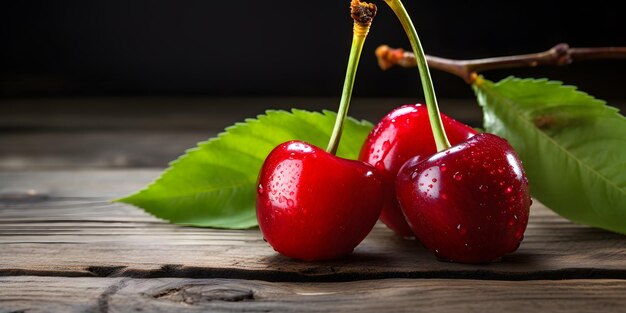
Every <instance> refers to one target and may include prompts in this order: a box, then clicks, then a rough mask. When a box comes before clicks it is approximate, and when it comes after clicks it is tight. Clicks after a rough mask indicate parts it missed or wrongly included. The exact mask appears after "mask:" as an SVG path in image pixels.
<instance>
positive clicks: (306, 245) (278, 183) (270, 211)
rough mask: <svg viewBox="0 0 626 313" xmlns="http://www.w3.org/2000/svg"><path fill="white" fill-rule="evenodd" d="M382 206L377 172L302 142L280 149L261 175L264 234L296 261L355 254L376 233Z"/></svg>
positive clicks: (259, 203)
mask: <svg viewBox="0 0 626 313" xmlns="http://www.w3.org/2000/svg"><path fill="white" fill-rule="evenodd" d="M381 205H382V179H381V178H380V176H379V174H377V171H376V170H375V169H374V167H372V166H371V165H369V164H367V163H365V162H361V161H354V160H346V159H342V158H339V157H337V156H334V155H332V154H330V153H328V152H326V151H324V150H322V149H320V148H318V147H315V146H313V145H310V144H308V143H305V142H302V141H290V142H286V143H283V144H281V145H279V146H278V147H276V148H275V149H274V150H273V151H272V152H271V153H270V154H269V156H268V157H267V159H266V160H265V163H264V164H263V167H262V169H261V173H260V175H259V184H258V190H257V202H256V208H257V219H258V221H259V226H260V228H261V232H262V233H263V236H264V237H265V239H266V240H267V242H268V243H269V244H270V245H271V246H272V247H273V248H274V250H276V251H278V252H279V253H281V254H283V255H286V256H289V257H292V258H296V259H301V260H307V261H312V260H323V259H332V258H338V257H341V256H344V255H346V254H349V253H350V252H352V250H353V249H354V248H355V247H356V246H357V245H358V244H359V243H360V242H361V241H362V240H363V239H364V238H365V236H367V234H368V233H369V232H370V231H371V230H372V228H373V227H374V224H375V223H376V220H377V219H378V216H379V215H380V210H381Z"/></svg>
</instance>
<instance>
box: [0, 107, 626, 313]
mask: <svg viewBox="0 0 626 313" xmlns="http://www.w3.org/2000/svg"><path fill="white" fill-rule="evenodd" d="M153 100H154V99H153ZM174 100H176V102H177V103H179V102H182V103H184V105H177V106H175V107H174V106H171V105H169V102H174ZM270 100H271V99H265V101H266V103H267V102H271V101H270ZM287 100H289V101H291V100H290V99H287ZM287 100H286V99H274V100H272V101H276V102H280V101H287ZM333 100H334V99H333ZM115 101H121V102H122V103H124V101H130V102H131V103H132V104H133V105H132V106H128V105H117V104H116V102H115ZM228 101H230V100H227V99H161V100H154V101H152V100H150V99H139V100H138V99H132V100H125V99H117V100H116V99H107V100H96V99H82V100H74V101H70V100H62V99H61V100H55V102H54V103H52V104H51V103H50V101H44V100H28V101H26V100H12V101H5V102H4V104H3V105H4V106H2V105H0V107H1V109H0V110H1V111H0V113H1V114H0V131H1V132H0V312H127V311H133V312H135V311H144V312H161V311H173V312H180V311H185V312H207V311H210V312H240V311H245V312H274V311H290V312H291V311H293V312H318V311H319V312H328V311H331V312H336V311H355V310H359V311H363V312H380V311H390V312H404V311H425V312H453V311H459V312H466V311H470V312H474V311H475V312H485V311H493V312H522V311H538V310H539V311H547V312H589V311H603V312H624V311H626V237H625V236H622V235H617V234H613V233H610V232H606V231H602V230H599V229H594V228H589V227H585V226H580V225H576V224H573V223H571V222H569V221H567V220H565V219H563V218H561V217H559V216H557V215H556V214H554V213H552V212H551V211H550V210H548V209H547V208H545V207H544V206H542V205H541V204H540V203H538V202H537V201H535V204H534V205H533V207H532V208H531V217H530V223H529V226H528V230H527V232H526V236H525V239H524V241H523V243H522V245H521V246H520V248H519V250H518V251H517V252H515V253H514V254H511V255H508V256H506V257H504V258H503V260H502V261H500V262H496V263H492V264H486V265H464V264H456V263H445V262H439V261H437V260H436V259H435V258H434V257H433V256H432V255H431V254H430V253H429V252H428V251H426V250H425V249H424V248H423V247H421V246H420V244H419V243H418V242H416V241H412V240H405V239H401V238H398V237H396V236H394V235H393V234H392V233H391V231H389V230H388V229H387V228H385V227H384V225H382V224H378V225H377V226H376V227H375V228H374V230H373V231H372V233H370V235H369V236H368V237H367V238H366V239H365V241H364V242H363V243H362V244H361V245H359V246H358V247H357V248H356V250H355V252H354V253H353V254H352V255H350V256H349V257H346V258H344V259H340V260H335V261H328V262H313V263H305V262H299V261H295V260H291V259H288V258H285V257H283V256H280V255H278V254H276V253H275V252H274V251H273V250H272V249H271V247H269V245H267V243H265V242H264V241H263V239H262V236H261V234H260V232H259V231H258V230H257V229H251V230H240V231H239V230H238V231H235V230H216V229H203V228H193V227H182V226H176V225H172V224H168V223H166V222H163V221H161V220H159V219H157V218H154V217H152V216H150V215H148V214H146V213H145V212H143V211H142V210H140V209H137V208H134V207H131V206H127V205H122V204H112V203H110V202H109V201H108V200H110V199H112V198H115V197H117V196H120V195H123V194H127V193H129V192H132V191H134V190H137V189H138V188H140V187H142V186H144V185H145V184H146V183H148V182H150V181H151V180H152V179H154V178H155V177H156V176H157V175H158V174H159V173H160V171H161V170H162V167H163V166H164V164H165V162H167V160H170V159H172V158H173V157H174V156H175V155H177V154H178V153H180V152H181V151H183V150H184V149H185V148H187V147H190V146H191V145H192V144H193V142H195V141H198V140H201V139H206V138H208V137H210V136H212V135H214V134H215V132H217V131H218V130H219V129H220V128H222V127H224V126H226V125H228V124H230V123H232V122H234V121H236V120H239V119H241V117H242V116H248V115H253V114H255V113H260V111H261V110H262V109H263V108H264V107H268V106H269V105H268V104H264V105H263V106H260V105H259V106H257V105H255V103H257V100H253V99H238V100H237V103H242V104H241V106H240V107H238V108H237V110H234V109H232V108H231V109H229V110H225V109H224V108H225V107H228V106H219V104H223V103H224V102H228ZM361 101H362V102H363V104H362V105H361V107H362V108H363V109H362V110H361V111H357V112H358V113H359V114H361V116H360V117H367V118H370V119H372V120H374V119H375V118H376V117H377V116H380V115H382V114H383V113H384V112H385V111H388V110H389V109H391V107H393V104H392V105H388V104H387V105H382V104H381V103H382V102H383V101H381V100H364V99H362V100H361ZM386 101H388V102H391V103H394V102H393V100H386ZM395 101H397V102H395V103H403V102H399V101H400V100H395ZM85 102H86V103H89V104H92V106H90V107H86V105H85V104H84V103H85ZM144 102H145V103H144ZM214 102H215V103H214ZM335 102H336V101H335ZM335 102H332V103H335ZM79 103H82V104H80V105H79ZM155 103H156V104H155ZM204 103H209V104H211V105H206V104H204ZM297 103H300V102H297ZM307 103H311V102H307ZM285 105H286V104H285ZM443 105H444V107H445V102H444V104H443ZM280 106H281V105H278V107H280ZM296 106H299V107H306V105H301V104H296ZM467 106H468V104H466V103H463V102H458V103H456V104H454V105H451V107H452V108H453V109H454V108H456V109H457V110H451V111H454V112H457V113H458V112H460V113H459V114H460V115H461V116H462V117H459V118H460V119H463V120H470V121H477V119H479V117H480V116H479V115H476V112H478V113H479V111H471V110H469V111H464V110H465V109H464V108H466V107H467ZM355 107H357V105H355ZM311 108H315V105H313V104H311ZM368 114H369V115H368ZM451 115H453V114H451ZM231 119H232V120H231Z"/></svg>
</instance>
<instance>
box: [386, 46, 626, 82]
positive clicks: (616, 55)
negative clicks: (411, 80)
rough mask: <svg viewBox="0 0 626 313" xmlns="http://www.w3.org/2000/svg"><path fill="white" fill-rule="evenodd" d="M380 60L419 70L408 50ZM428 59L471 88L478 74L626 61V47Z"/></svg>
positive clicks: (565, 48)
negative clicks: (525, 68)
mask: <svg viewBox="0 0 626 313" xmlns="http://www.w3.org/2000/svg"><path fill="white" fill-rule="evenodd" d="M376 57H377V58H378V65H379V66H380V68H382V69H383V70H387V69H389V68H391V67H393V66H395V65H399V66H402V67H415V66H416V63H415V55H413V53H411V52H407V51H404V49H393V48H390V47H389V46H385V45H383V46H380V47H378V49H376ZM426 59H427V60H428V65H429V66H430V67H431V68H434V69H438V70H442V71H445V72H448V73H451V74H454V75H456V76H459V77H461V78H462V79H464V80H465V81H466V82H467V83H468V84H471V83H472V82H474V80H475V79H476V73H478V72H482V71H487V70H493V69H501V68H513V67H535V66H539V65H567V64H570V63H572V62H574V61H583V60H596V59H626V47H601V48H570V47H569V45H567V44H565V43H560V44H558V45H556V46H554V47H553V48H552V49H550V50H547V51H544V52H539V53H531V54H522V55H514V56H506V57H496V58H486V59H475V60H453V59H446V58H440V57H435V56H430V55H427V56H426Z"/></svg>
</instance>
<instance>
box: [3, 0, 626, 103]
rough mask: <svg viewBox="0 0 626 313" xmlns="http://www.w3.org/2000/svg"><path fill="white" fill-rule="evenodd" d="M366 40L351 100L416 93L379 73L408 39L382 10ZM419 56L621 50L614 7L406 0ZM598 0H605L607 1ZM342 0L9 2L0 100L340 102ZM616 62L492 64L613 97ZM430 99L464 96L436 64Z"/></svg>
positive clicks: (414, 85) (345, 24)
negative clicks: (382, 58) (382, 60)
mask: <svg viewBox="0 0 626 313" xmlns="http://www.w3.org/2000/svg"><path fill="white" fill-rule="evenodd" d="M376 3H377V4H378V6H379V16H378V17H377V18H376V19H375V21H374V25H373V29H372V31H371V35H370V37H369V39H368V41H367V42H366V47H365V50H364V55H363V57H362V63H361V66H360V68H359V73H358V77H357V83H356V89H355V96H384V97H389V96H394V97H413V96H415V97H419V98H421V91H420V87H419V80H418V77H417V71H416V70H406V69H393V70H389V71H387V72H382V71H380V70H379V69H378V67H377V65H376V61H375V57H374V55H373V51H374V49H375V48H376V47H377V46H378V45H379V44H383V43H384V44H389V45H391V46H395V47H405V48H407V47H408V42H407V41H406V39H405V35H404V33H403V31H402V29H401V27H400V24H399V23H398V22H397V21H396V20H395V17H394V16H393V14H392V12H391V11H390V10H389V9H388V8H387V7H386V5H385V4H384V2H383V1H377V2H376ZM404 3H405V6H406V7H407V9H408V10H409V12H410V13H411V15H412V16H413V18H414V22H415V24H416V27H417V28H418V31H419V33H420V36H421V38H422V41H423V45H424V47H425V50H426V52H427V53H429V54H433V55H438V56H444V57H451V58H478V57H488V56H496V55H506V54H518V53H528V52H536V51H542V50H545V49H548V48H550V47H551V46H553V45H554V44H556V43H559V42H567V43H569V44H570V45H571V46H609V45H613V46H626V23H625V22H624V20H623V18H624V16H623V12H621V10H619V9H617V8H615V7H612V6H611V5H610V4H605V3H603V2H602V1H596V2H591V3H583V4H584V5H583V6H575V5H574V4H573V2H572V1H531V2H528V1H523V2H522V1H491V0H490V1H464V2H452V1H433V0H424V1H414V0H405V1H404ZM607 3H608V1H607ZM348 4H349V1H348V0H319V1H284V0H282V1H258V0H257V1H232V0H231V1H229V0H226V1H211V0H190V1H153V0H136V1H130V0H117V1H20V0H4V1H2V2H1V3H0V27H1V28H0V32H1V33H0V45H1V51H0V95H2V96H5V97H7V96H8V97H24V96H28V97H30V96H109V95H115V96H117V95H203V96H204V95H206V96H338V95H339V93H340V91H341V84H342V81H343V75H344V72H345V63H346V60H347V54H348V50H349V46H350V39H351V20H350V18H349V15H348V11H347V7H348ZM625 73H626V61H624V60H619V61H598V62H586V63H579V64H573V65H571V66H568V67H561V68H535V69H519V70H500V71H492V72H488V73H486V76H487V77H489V78H492V79H498V78H502V77H505V76H507V75H509V74H515V75H518V76H523V77H549V78H552V79H557V80H562V81H565V82H567V83H570V84H576V85H579V87H581V88H582V89H584V90H586V91H588V92H590V93H592V94H594V95H596V96H598V97H602V98H607V99H623V98H624V83H625V82H626V80H624V78H623V77H624V75H625ZM433 74H434V79H435V83H436V88H437V91H438V94H439V96H442V97H470V96H472V92H471V90H470V89H469V88H468V87H467V86H466V85H465V84H464V83H463V82H462V81H461V80H460V79H458V78H456V77H453V76H450V75H449V74H445V73H439V72H435V73H433Z"/></svg>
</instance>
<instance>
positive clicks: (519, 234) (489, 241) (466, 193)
mask: <svg viewBox="0 0 626 313" xmlns="http://www.w3.org/2000/svg"><path fill="white" fill-rule="evenodd" d="M396 190H397V195H398V201H399V202H400V205H401V207H402V210H403V211H404V213H405V215H406V218H407V221H408V222H409V224H410V225H411V229H413V231H414V232H415V235H416V236H417V238H418V239H419V240H420V241H421V242H422V243H423V244H424V246H425V247H426V248H428V249H429V250H431V251H432V252H434V253H435V255H436V256H437V257H439V258H440V259H444V260H450V261H457V262H465V263H482V262H489V261H493V260H495V259H497V258H499V257H501V256H503V255H504V254H506V253H510V252H513V251H515V250H517V248H518V247H519V244H520V242H521V241H522V239H523V237H524V231H525V229H526V224H527V223H528V212H529V207H530V203H531V199H530V194H529V191H528V180H527V178H526V174H525V173H524V169H523V168H522V164H521V161H520V160H519V157H518V156H517V154H516V153H515V151H514V150H513V148H512V147H511V145H509V143H508V142H507V141H506V140H504V139H502V138H500V137H498V136H495V135H491V134H478V135H476V136H474V137H472V138H470V139H468V140H467V141H465V142H463V143H461V144H459V145H456V146H453V147H451V148H450V149H447V150H444V151H441V152H438V153H436V154H434V155H432V156H431V157H429V158H427V159H421V158H419V157H417V158H413V159H410V160H409V161H407V162H406V163H405V164H404V165H403V166H402V168H401V169H400V172H399V173H398V177H397V179H396Z"/></svg>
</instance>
